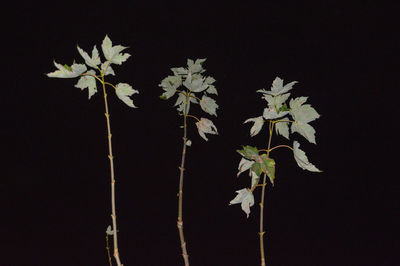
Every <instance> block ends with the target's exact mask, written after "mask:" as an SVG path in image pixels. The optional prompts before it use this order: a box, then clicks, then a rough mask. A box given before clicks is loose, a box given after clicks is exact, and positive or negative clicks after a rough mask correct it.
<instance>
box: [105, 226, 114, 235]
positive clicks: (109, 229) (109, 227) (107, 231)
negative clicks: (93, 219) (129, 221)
mask: <svg viewBox="0 0 400 266" xmlns="http://www.w3.org/2000/svg"><path fill="white" fill-rule="evenodd" d="M106 234H107V235H109V236H112V235H113V234H114V230H112V228H111V225H109V226H108V227H107V230H106Z"/></svg>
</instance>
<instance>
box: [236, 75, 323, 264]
mask: <svg viewBox="0 0 400 266" xmlns="http://www.w3.org/2000/svg"><path fill="white" fill-rule="evenodd" d="M296 83H297V81H293V82H290V83H288V84H286V85H283V80H282V79H280V78H279V77H277V78H275V80H274V81H273V82H272V87H271V90H270V91H267V90H264V89H263V90H258V91H257V92H260V93H262V94H263V96H262V98H263V99H264V100H266V101H267V107H266V108H265V109H264V112H263V115H261V116H258V117H254V118H249V119H247V120H246V121H245V122H244V123H249V122H253V123H254V124H253V126H252V127H251V129H250V135H251V136H255V135H257V134H258V133H259V132H260V130H261V129H262V127H263V125H264V123H266V122H268V130H269V135H268V144H267V145H268V146H267V148H266V149H264V148H263V149H258V148H257V147H252V146H244V147H243V148H242V149H241V150H238V153H239V154H240V155H241V156H242V159H241V160H240V162H239V167H238V170H239V172H238V174H237V175H238V176H239V175H240V174H241V173H243V172H245V171H247V170H249V176H250V177H251V188H244V189H241V190H238V191H236V193H237V195H236V197H235V198H234V199H233V200H232V201H231V202H230V205H232V204H237V203H240V204H241V207H242V210H243V211H244V212H245V213H246V215H247V217H249V214H250V207H251V206H253V205H254V196H253V192H254V190H255V189H256V188H257V187H262V190H261V202H260V232H259V237H260V255H261V265H265V255H264V233H265V232H264V225H263V223H264V194H265V186H266V185H267V183H266V181H267V180H266V177H267V176H268V178H269V180H270V183H271V184H272V185H274V179H275V161H274V159H272V158H271V157H270V152H271V151H273V150H275V149H277V148H289V149H290V150H292V151H293V156H294V159H295V160H296V162H297V164H298V166H299V167H300V168H302V169H303V170H308V171H311V172H321V171H320V170H319V169H318V168H317V167H315V166H314V165H313V164H312V163H310V162H309V161H308V158H307V156H306V154H305V152H304V151H302V150H301V149H300V144H299V142H297V141H294V142H293V146H292V147H291V146H288V145H277V146H275V147H272V148H271V139H272V134H273V131H274V127H275V133H276V134H278V135H282V136H284V137H285V138H287V139H289V124H290V129H291V132H292V134H293V133H294V132H297V133H299V134H300V135H302V136H303V137H305V138H306V139H307V140H308V141H309V142H311V143H314V144H316V142H315V130H314V128H313V127H312V126H311V125H310V124H309V122H311V121H313V120H315V119H317V118H319V117H320V115H319V114H318V113H317V112H316V111H315V109H314V108H313V107H311V105H309V104H304V103H305V102H306V101H307V98H308V97H297V98H294V99H290V101H289V107H288V106H287V105H286V103H285V102H286V101H287V100H288V98H289V96H290V93H288V91H289V90H291V89H292V87H293V85H294V84H296ZM289 115H290V116H291V118H292V119H290V118H289V117H288V116H289ZM261 174H263V180H262V183H261V184H259V181H260V177H261Z"/></svg>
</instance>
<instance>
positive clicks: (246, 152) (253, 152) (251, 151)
mask: <svg viewBox="0 0 400 266" xmlns="http://www.w3.org/2000/svg"><path fill="white" fill-rule="evenodd" d="M237 152H238V153H239V154H240V155H242V156H243V157H244V158H246V159H247V160H253V161H255V160H257V158H258V157H259V155H258V153H259V152H258V149H257V147H253V146H249V145H246V146H243V148H242V149H241V150H237Z"/></svg>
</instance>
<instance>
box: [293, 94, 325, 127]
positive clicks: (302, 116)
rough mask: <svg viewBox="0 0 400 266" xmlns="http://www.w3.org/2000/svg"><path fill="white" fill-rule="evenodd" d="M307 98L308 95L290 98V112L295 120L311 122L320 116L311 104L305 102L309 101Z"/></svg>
mask: <svg viewBox="0 0 400 266" xmlns="http://www.w3.org/2000/svg"><path fill="white" fill-rule="evenodd" d="M307 98H308V97H298V98H295V99H291V100H290V102H289V106H290V109H291V111H290V114H291V115H292V117H293V119H294V120H295V121H301V122H303V123H309V122H311V121H314V120H315V119H317V118H319V117H320V115H319V114H318V113H317V111H315V109H314V108H313V107H311V105H309V104H304V103H305V102H306V101H307Z"/></svg>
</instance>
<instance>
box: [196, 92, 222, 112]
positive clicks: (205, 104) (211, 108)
mask: <svg viewBox="0 0 400 266" xmlns="http://www.w3.org/2000/svg"><path fill="white" fill-rule="evenodd" d="M200 107H201V109H203V111H205V112H207V113H209V114H210V115H215V116H217V108H218V105H217V103H216V102H215V100H214V99H212V98H210V97H208V96H205V95H203V97H202V98H201V101H200Z"/></svg>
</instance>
